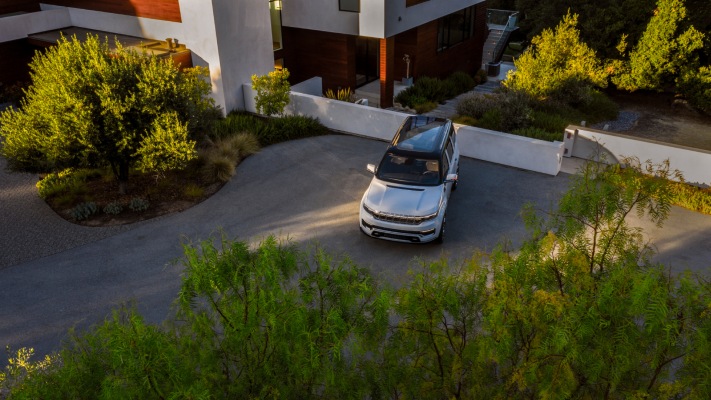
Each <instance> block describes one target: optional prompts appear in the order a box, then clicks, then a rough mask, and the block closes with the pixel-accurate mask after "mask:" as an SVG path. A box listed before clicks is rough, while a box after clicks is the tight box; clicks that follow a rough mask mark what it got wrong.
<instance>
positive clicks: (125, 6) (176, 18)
mask: <svg viewBox="0 0 711 400" xmlns="http://www.w3.org/2000/svg"><path fill="white" fill-rule="evenodd" d="M11 1H14V0H11ZM42 2H43V3H47V4H54V5H58V6H65V7H74V8H83V9H85V10H94V11H103V12H108V13H113V14H122V15H132V16H136V17H144V18H152V19H160V20H164V21H172V22H181V17H180V4H179V3H178V0H42Z"/></svg>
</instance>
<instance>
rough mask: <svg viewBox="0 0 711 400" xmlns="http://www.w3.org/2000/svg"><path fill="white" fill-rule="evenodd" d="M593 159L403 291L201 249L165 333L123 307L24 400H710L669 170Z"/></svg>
mask: <svg viewBox="0 0 711 400" xmlns="http://www.w3.org/2000/svg"><path fill="white" fill-rule="evenodd" d="M625 163H626V164H627V166H626V167H625V168H623V167H622V166H619V165H613V166H606V165H604V164H594V163H590V164H587V165H586V166H585V167H584V169H583V170H582V171H581V173H580V174H579V175H576V176H574V177H573V178H572V182H571V186H570V189H569V191H568V192H567V193H566V194H565V195H564V196H563V198H562V199H561V201H560V204H559V206H558V208H557V209H556V210H553V211H551V212H550V213H549V214H548V215H546V214H542V213H540V212H538V211H536V210H534V209H533V208H532V207H529V208H528V209H527V210H526V220H527V223H528V225H529V227H530V229H531V236H530V238H529V240H527V241H526V242H525V243H524V245H523V246H522V248H521V249H517V251H516V252H512V251H509V249H507V248H506V247H505V246H503V245H502V247H501V248H500V249H498V250H496V251H495V252H493V253H492V254H490V255H486V254H480V255H477V256H476V257H473V258H472V259H470V260H466V261H465V262H463V263H461V264H453V263H450V262H449V261H448V260H446V259H444V258H443V259H441V260H438V261H435V262H432V263H422V268H421V270H417V271H413V272H412V279H411V280H410V281H409V282H408V283H406V284H405V285H404V286H403V287H402V288H400V289H399V290H397V291H396V292H394V293H393V292H392V291H391V290H389V289H388V288H383V287H381V286H379V285H377V284H376V279H374V278H373V277H372V276H371V274H370V273H369V272H368V271H367V270H365V269H363V268H359V267H357V266H356V265H354V264H353V263H352V262H350V261H348V260H347V259H341V260H334V259H333V258H331V257H330V256H329V255H327V254H326V253H324V252H323V251H321V250H318V249H316V250H315V251H313V252H308V253H305V252H301V251H298V250H297V249H296V248H295V247H294V246H292V245H288V244H286V245H285V244H282V243H278V242H277V241H276V240H275V239H274V238H268V239H267V240H265V241H264V242H263V243H262V244H260V245H259V246H257V247H256V248H255V249H253V250H251V249H250V246H249V244H248V243H243V242H237V241H232V240H228V239H225V238H224V237H223V239H222V241H221V242H220V243H218V244H215V242H214V241H212V240H208V241H205V242H202V243H200V244H198V245H186V246H184V250H185V260H184V264H185V273H184V277H183V282H182V288H181V290H180V293H179V296H178V300H177V302H176V304H177V308H178V311H177V314H176V316H175V317H174V318H173V320H172V321H171V323H169V324H168V325H167V326H166V327H157V326H154V325H150V324H146V323H145V322H144V321H143V320H142V319H141V318H140V316H138V315H136V313H135V310H133V309H131V308H124V309H121V310H119V311H117V312H116V313H114V315H113V316H112V317H111V318H109V319H108V320H107V321H106V322H105V323H103V324H101V325H99V326H98V327H96V328H94V329H92V330H90V331H89V332H87V333H84V334H82V335H73V337H72V340H71V341H70V342H69V343H70V344H69V345H67V346H65V347H64V349H63V350H62V352H61V354H60V356H59V357H50V358H46V359H44V360H40V361H39V362H36V363H34V362H32V361H30V360H29V355H30V353H28V352H27V351H26V350H25V351H20V352H19V353H18V356H17V357H13V360H12V362H11V365H10V367H8V368H7V369H6V372H5V373H4V374H0V384H3V381H4V385H5V386H6V390H7V392H6V393H8V394H9V396H10V398H20V399H22V398H77V397H83V398H98V397H103V398H110V397H122V398H123V397H131V398H208V397H214V398H274V399H276V398H284V399H302V398H309V399H320V398H324V399H330V398H353V399H364V398H368V399H387V398H389V399H402V398H418V399H442V398H447V399H492V398H574V399H588V398H594V399H597V398H608V399H628V398H637V399H642V398H692V399H706V398H709V397H710V396H711V384H710V382H711V368H709V367H710V366H711V364H710V362H709V357H708V354H709V353H711V284H710V283H709V282H707V281H704V280H694V279H692V277H690V276H689V275H687V274H684V275H681V276H679V277H675V276H673V275H671V274H670V273H669V272H668V271H666V270H665V269H664V268H663V267H662V266H658V265H655V264H654V263H653V262H652V261H650V258H649V257H650V255H651V251H652V249H651V247H650V246H649V244H648V243H646V242H645V240H644V238H643V237H642V232H641V231H640V230H639V229H635V228H634V227H631V226H629V225H628V224H627V221H626V217H627V216H628V215H629V214H631V213H637V214H639V215H645V216H649V217H650V218H652V220H653V221H655V222H657V223H658V224H661V223H662V222H663V220H664V219H665V218H666V216H667V214H668V212H669V196H670V195H669V179H670V178H680V176H679V175H678V174H677V173H676V172H675V171H672V170H670V169H669V165H668V163H665V164H662V165H653V164H649V163H645V164H641V163H639V162H638V161H637V160H634V159H629V160H625Z"/></svg>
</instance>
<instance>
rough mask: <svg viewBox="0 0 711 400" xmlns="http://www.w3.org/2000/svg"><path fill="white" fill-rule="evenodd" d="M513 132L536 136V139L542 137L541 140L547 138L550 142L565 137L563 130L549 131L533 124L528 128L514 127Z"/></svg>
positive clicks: (531, 136)
mask: <svg viewBox="0 0 711 400" xmlns="http://www.w3.org/2000/svg"><path fill="white" fill-rule="evenodd" d="M511 133H512V134H514V135H518V136H525V137H529V138H534V139H540V140H546V141H549V142H554V141H556V140H558V141H561V140H562V139H563V132H562V131H561V132H558V133H554V132H548V131H546V130H543V129H540V128H535V127H532V126H529V127H528V128H519V129H514V130H513V131H511Z"/></svg>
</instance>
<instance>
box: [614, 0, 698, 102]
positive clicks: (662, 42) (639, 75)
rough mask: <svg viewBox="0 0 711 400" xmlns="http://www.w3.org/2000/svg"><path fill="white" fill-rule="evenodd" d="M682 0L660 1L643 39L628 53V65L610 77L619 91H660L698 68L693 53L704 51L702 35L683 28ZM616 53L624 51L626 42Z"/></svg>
mask: <svg viewBox="0 0 711 400" xmlns="http://www.w3.org/2000/svg"><path fill="white" fill-rule="evenodd" d="M685 21H686V7H685V6H684V1H683V0H659V1H658V3H657V9H656V10H655V11H654V16H653V17H652V19H651V20H650V21H649V24H647V28H646V30H645V31H644V33H643V34H642V37H641V38H640V40H639V41H638V42H637V44H636V45H635V46H634V49H633V50H632V51H631V52H630V53H629V62H623V63H622V64H620V70H619V71H616V72H615V74H614V76H613V79H612V81H613V83H615V85H617V87H618V88H620V89H624V90H629V91H635V90H638V89H648V90H662V89H663V88H664V86H665V85H668V84H672V83H673V82H674V80H675V79H676V78H677V77H679V76H680V75H681V74H683V73H684V72H685V71H687V70H689V69H696V68H698V66H699V62H698V56H697V54H696V52H697V51H698V50H700V49H702V48H703V39H704V35H703V33H701V32H699V31H698V30H696V28H694V27H693V26H691V27H688V28H684V22H685ZM622 40H623V42H622V43H621V44H620V46H619V50H620V51H621V52H623V55H624V52H625V50H626V44H625V41H626V39H625V38H624V37H623V39H622Z"/></svg>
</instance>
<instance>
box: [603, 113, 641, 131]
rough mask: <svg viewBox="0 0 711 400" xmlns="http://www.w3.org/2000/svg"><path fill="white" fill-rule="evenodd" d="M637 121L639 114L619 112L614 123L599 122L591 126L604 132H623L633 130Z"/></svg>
mask: <svg viewBox="0 0 711 400" xmlns="http://www.w3.org/2000/svg"><path fill="white" fill-rule="evenodd" d="M637 120H639V113H638V112H635V111H620V112H619V114H617V119H616V120H614V121H605V122H600V123H599V124H595V125H592V126H591V128H593V129H601V130H604V131H612V132H624V131H628V130H630V129H632V128H634V126H635V125H637Z"/></svg>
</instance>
